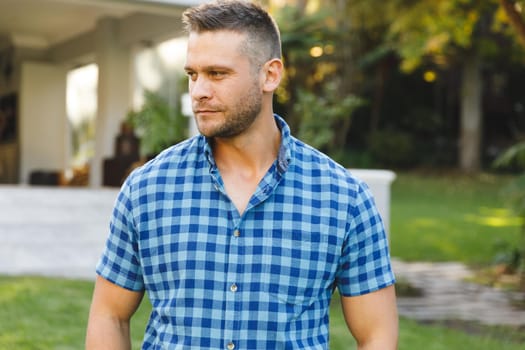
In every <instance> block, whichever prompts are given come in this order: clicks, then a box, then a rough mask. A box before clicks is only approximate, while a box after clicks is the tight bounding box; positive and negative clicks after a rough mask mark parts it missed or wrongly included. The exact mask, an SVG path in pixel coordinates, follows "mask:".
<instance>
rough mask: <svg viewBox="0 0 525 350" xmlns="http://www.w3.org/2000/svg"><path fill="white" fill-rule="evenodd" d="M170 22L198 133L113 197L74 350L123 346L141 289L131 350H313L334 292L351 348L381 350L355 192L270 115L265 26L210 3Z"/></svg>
mask: <svg viewBox="0 0 525 350" xmlns="http://www.w3.org/2000/svg"><path fill="white" fill-rule="evenodd" d="M184 23H185V24H186V27H187V29H188V32H189V39H188V48H187V60H186V66H185V70H186V72H187V74H188V77H189V93H190V96H191V99H192V106H193V111H194V114H195V118H196V122H197V125H198V128H199V131H200V134H201V135H199V136H196V137H193V138H191V139H189V140H186V141H184V142H182V143H180V144H178V145H175V146H172V147H170V148H168V149H167V150H165V151H164V152H162V153H161V154H160V155H159V156H158V157H157V158H155V159H154V160H152V161H151V162H149V163H148V164H146V165H145V166H143V167H142V168H140V169H138V170H136V171H135V172H133V173H132V174H131V175H130V176H129V178H128V179H127V180H126V182H125V184H124V185H123V186H122V189H121V191H120V194H119V196H118V199H117V202H116V204H115V209H114V213H113V217H112V220H111V225H110V236H109V238H108V241H107V245H106V250H105V252H104V254H103V256H102V258H101V260H100V262H99V264H98V266H97V273H98V275H99V276H98V277H97V281H96V285H95V291H94V295H93V302H92V306H91V311H90V317H89V325H88V330H87V340H86V344H87V348H88V349H128V348H129V347H130V345H129V343H130V340H129V321H130V318H131V316H132V315H133V313H134V312H135V310H136V308H137V307H138V305H139V303H140V302H141V299H142V297H143V295H144V293H145V292H147V296H148V297H149V299H150V301H151V304H152V306H153V310H152V313H151V317H150V320H149V323H148V325H147V329H146V332H145V336H144V343H143V349H229V350H232V349H272V350H273V349H327V348H328V310H329V304H330V300H331V297H332V294H333V292H334V289H335V288H338V289H339V292H340V294H341V295H342V297H341V300H342V307H343V311H344V315H345V319H346V322H347V324H348V327H349V329H350V331H351V333H352V334H353V336H354V337H355V339H356V341H357V343H358V346H359V348H360V349H382V350H384V349H395V348H396V344H397V327H398V324H397V311H396V303H395V293H394V288H393V284H394V276H393V273H392V270H391V266H390V261H389V253H388V245H387V240H386V238H385V232H384V228H383V224H382V222H381V219H380V217H379V214H378V212H377V210H376V207H375V205H374V202H373V199H372V198H371V197H370V194H369V192H368V190H367V187H366V185H364V184H363V183H362V182H360V181H359V180H357V179H355V178H353V177H352V176H350V174H349V173H348V172H347V171H346V170H345V169H344V168H343V167H341V166H339V165H337V164H336V163H335V162H333V161H332V160H331V159H329V158H328V157H327V156H325V155H323V154H322V153H320V152H318V151H316V150H314V149H312V148H311V147H309V146H307V145H305V144H303V143H302V142H300V141H299V140H297V139H295V138H293V137H292V136H291V135H290V130H289V128H288V126H287V125H286V123H285V122H284V120H283V119H281V118H280V117H279V116H277V115H274V114H273V110H272V98H273V93H274V91H275V89H276V88H277V87H278V85H279V83H280V81H281V78H282V74H283V63H282V61H281V46H280V38H279V32H278V29H277V26H276V25H275V23H274V21H273V20H272V18H271V17H270V16H269V15H268V14H267V13H266V12H265V11H264V10H262V9H261V8H260V7H258V6H256V5H253V4H250V3H248V2H244V1H229V2H224V1H221V2H217V3H210V4H207V5H201V6H200V7H196V8H192V9H189V10H187V11H186V12H185V13H184ZM319 117H320V118H322V116H319Z"/></svg>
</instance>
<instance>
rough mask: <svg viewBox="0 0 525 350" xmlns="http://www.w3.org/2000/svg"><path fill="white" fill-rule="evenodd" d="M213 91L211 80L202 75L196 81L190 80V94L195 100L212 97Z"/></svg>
mask: <svg viewBox="0 0 525 350" xmlns="http://www.w3.org/2000/svg"><path fill="white" fill-rule="evenodd" d="M211 92H212V88H211V84H210V82H209V80H208V79H205V78H204V77H202V76H199V77H197V78H196V79H195V80H194V81H191V82H190V95H191V97H192V98H193V99H195V100H201V99H203V98H210V97H211Z"/></svg>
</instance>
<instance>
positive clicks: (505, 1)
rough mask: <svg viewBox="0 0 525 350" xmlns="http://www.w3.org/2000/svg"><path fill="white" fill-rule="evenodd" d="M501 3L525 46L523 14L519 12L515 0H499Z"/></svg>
mask: <svg viewBox="0 0 525 350" xmlns="http://www.w3.org/2000/svg"><path fill="white" fill-rule="evenodd" d="M499 3H500V5H501V7H503V10H504V11H505V13H506V14H507V17H508V18H509V21H510V24H511V25H512V26H513V27H514V29H515V30H516V32H517V34H518V39H519V41H520V43H521V44H522V45H523V46H525V20H524V19H523V17H522V16H521V13H519V12H518V10H517V9H516V7H515V6H514V2H513V1H510V0H499Z"/></svg>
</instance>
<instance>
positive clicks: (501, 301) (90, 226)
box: [0, 186, 525, 326]
mask: <svg viewBox="0 0 525 350" xmlns="http://www.w3.org/2000/svg"><path fill="white" fill-rule="evenodd" d="M116 195H117V190H116V189H97V190H92V189H76V188H46V187H17V186H0V242H1V244H0V274H10V275H22V274H31V275H44V276H58V277H67V278H81V279H88V280H92V279H94V276H95V273H94V266H95V264H96V262H97V260H98V257H99V255H100V253H101V251H102V248H103V245H104V241H105V238H106V234H107V225H108V220H109V216H110V213H111V208H112V206H113V202H114V200H115V198H116ZM393 266H394V270H395V272H396V275H397V277H398V278H400V279H404V280H406V281H408V282H409V283H410V284H411V285H413V286H415V287H416V288H420V289H421V290H422V291H423V296H422V297H414V298H398V306H399V313H400V314H401V315H403V316H406V317H409V318H413V319H417V320H424V321H429V320H430V321H436V320H450V319H456V320H465V321H477V322H480V323H483V324H498V325H515V326H516V325H518V326H525V310H517V309H516V308H514V307H513V306H512V303H511V301H512V299H517V298H518V297H519V295H518V294H516V293H514V294H513V293H504V292H502V291H500V290H497V289H493V288H489V287H485V286H480V285H477V284H473V283H467V282H464V279H465V278H466V277H468V276H470V275H471V273H472V272H471V271H470V270H469V269H468V268H466V267H465V266H464V265H462V264H458V263H443V264H431V263H410V264H409V263H405V262H402V261H399V260H396V259H394V260H393Z"/></svg>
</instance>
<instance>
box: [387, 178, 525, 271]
mask: <svg viewBox="0 0 525 350" xmlns="http://www.w3.org/2000/svg"><path fill="white" fill-rule="evenodd" d="M511 180H512V178H511V177H510V176H494V175H488V174H484V175H476V176H464V175H448V176H443V175H442V176H437V175H422V174H418V175H414V174H398V176H397V179H396V180H395V181H394V183H393V184H392V193H391V213H390V215H391V220H390V221H391V223H390V225H391V227H390V231H391V250H392V255H393V256H394V257H398V258H401V259H403V260H406V261H461V262H464V263H466V264H469V265H483V266H486V265H488V264H490V263H492V262H493V260H494V257H495V256H496V255H497V254H498V253H501V251H502V250H505V249H507V247H509V246H514V247H515V246H517V244H518V241H519V237H520V234H519V230H520V224H521V221H520V219H519V218H517V217H516V216H513V215H512V212H511V210H510V208H509V207H508V206H507V201H506V198H505V197H504V196H503V195H502V192H503V191H502V188H504V187H505V185H506V184H508V183H509V182H510V181H511Z"/></svg>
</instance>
